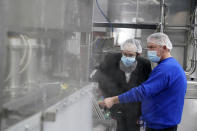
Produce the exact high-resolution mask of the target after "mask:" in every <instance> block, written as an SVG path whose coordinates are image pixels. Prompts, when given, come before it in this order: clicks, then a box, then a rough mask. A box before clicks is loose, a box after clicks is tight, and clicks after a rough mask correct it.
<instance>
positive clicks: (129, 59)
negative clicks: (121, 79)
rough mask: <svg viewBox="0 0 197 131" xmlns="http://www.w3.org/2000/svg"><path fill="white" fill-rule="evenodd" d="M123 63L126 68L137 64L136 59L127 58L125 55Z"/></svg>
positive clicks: (122, 59)
mask: <svg viewBox="0 0 197 131" xmlns="http://www.w3.org/2000/svg"><path fill="white" fill-rule="evenodd" d="M121 61H122V63H123V64H124V65H125V66H127V67H129V66H131V65H132V64H133V63H134V62H135V57H126V56H124V55H123V56H122V58H121Z"/></svg>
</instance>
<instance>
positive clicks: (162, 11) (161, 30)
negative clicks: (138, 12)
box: [160, 0, 165, 33]
mask: <svg viewBox="0 0 197 131" xmlns="http://www.w3.org/2000/svg"><path fill="white" fill-rule="evenodd" d="M164 15H165V0H161V18H160V20H161V21H160V32H162V33H163V31H164V26H165V16H164Z"/></svg>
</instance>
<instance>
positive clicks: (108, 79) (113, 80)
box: [95, 39, 151, 131]
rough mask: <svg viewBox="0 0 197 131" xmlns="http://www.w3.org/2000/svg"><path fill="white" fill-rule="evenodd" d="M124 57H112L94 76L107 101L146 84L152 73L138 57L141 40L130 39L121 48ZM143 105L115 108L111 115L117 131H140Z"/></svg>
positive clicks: (116, 54)
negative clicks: (115, 122) (108, 98)
mask: <svg viewBox="0 0 197 131" xmlns="http://www.w3.org/2000/svg"><path fill="white" fill-rule="evenodd" d="M121 51H122V53H109V54H107V55H106V57H105V59H104V61H103V62H102V63H101V64H100V67H99V69H98V71H97V72H96V74H95V76H96V79H97V81H98V83H99V88H100V89H101V91H102V93H103V95H104V97H112V96H116V95H119V94H122V93H124V92H126V91H128V90H130V89H131V88H133V87H136V86H139V85H140V84H141V83H142V82H144V81H145V80H147V78H148V77H149V74H150V72H151V64H150V62H149V61H148V60H146V59H144V58H142V57H140V56H139V54H140V53H141V52H142V48H141V45H140V44H139V41H138V40H134V39H130V40H127V41H126V42H124V43H123V44H122V45H121ZM140 106H141V104H140V103H139V102H138V103H137V102H136V103H131V104H117V105H114V106H113V107H112V108H111V109H110V111H111V113H112V117H113V118H114V119H116V120H117V131H139V130H140V128H139V126H138V124H137V121H138V120H139V117H140V115H141V108H140Z"/></svg>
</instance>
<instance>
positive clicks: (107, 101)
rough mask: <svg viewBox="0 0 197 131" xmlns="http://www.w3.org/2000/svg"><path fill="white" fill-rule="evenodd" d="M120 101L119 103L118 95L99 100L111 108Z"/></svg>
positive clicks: (102, 104)
mask: <svg viewBox="0 0 197 131" xmlns="http://www.w3.org/2000/svg"><path fill="white" fill-rule="evenodd" d="M118 103H119V99H118V96H114V97H109V98H105V99H104V100H103V101H102V102H99V105H100V106H102V107H106V108H108V109H110V108H111V107H112V106H113V105H114V104H118Z"/></svg>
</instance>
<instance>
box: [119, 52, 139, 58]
mask: <svg viewBox="0 0 197 131" xmlns="http://www.w3.org/2000/svg"><path fill="white" fill-rule="evenodd" d="M122 54H123V55H124V56H126V57H135V56H136V54H131V53H125V52H122Z"/></svg>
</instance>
